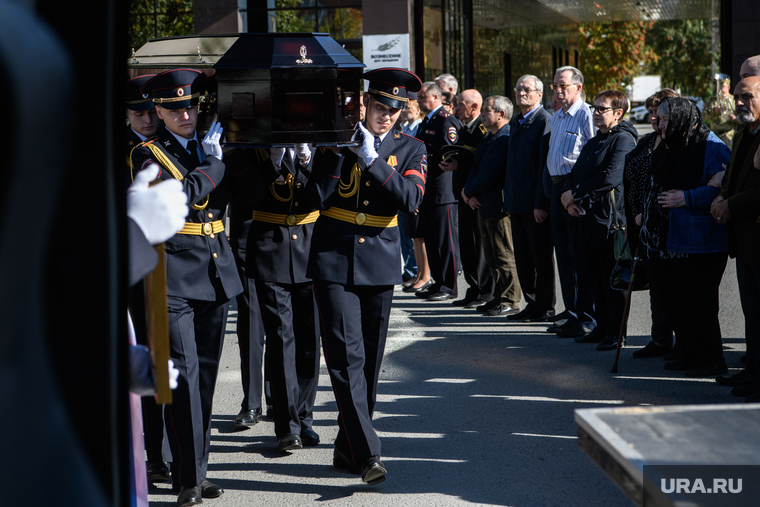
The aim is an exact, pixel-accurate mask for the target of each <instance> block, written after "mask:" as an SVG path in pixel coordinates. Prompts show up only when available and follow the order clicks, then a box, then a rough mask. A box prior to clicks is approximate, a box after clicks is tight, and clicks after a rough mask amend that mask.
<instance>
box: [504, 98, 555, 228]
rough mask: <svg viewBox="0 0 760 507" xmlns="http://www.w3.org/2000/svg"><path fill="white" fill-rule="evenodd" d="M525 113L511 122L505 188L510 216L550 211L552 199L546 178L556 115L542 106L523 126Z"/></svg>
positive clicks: (506, 204) (505, 208)
mask: <svg viewBox="0 0 760 507" xmlns="http://www.w3.org/2000/svg"><path fill="white" fill-rule="evenodd" d="M522 118H523V115H522V113H521V114H520V115H518V116H516V117H514V118H512V121H510V122H509V126H510V132H509V139H510V140H509V156H508V158H507V175H506V180H505V184H504V211H505V212H506V213H530V214H532V213H533V210H534V209H541V210H548V209H549V199H548V198H547V197H546V194H545V193H544V187H543V183H542V174H543V173H544V172H547V171H546V169H545V167H546V156H547V154H548V153H549V138H550V136H551V130H552V129H551V119H552V115H551V114H549V112H548V111H547V110H546V109H544V108H543V107H541V106H539V107H538V110H537V111H534V112H533V114H531V115H530V116H528V118H527V119H526V120H525V122H524V123H523V124H522V125H520V120H521V119H522Z"/></svg>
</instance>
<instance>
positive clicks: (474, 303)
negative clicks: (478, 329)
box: [464, 298, 486, 310]
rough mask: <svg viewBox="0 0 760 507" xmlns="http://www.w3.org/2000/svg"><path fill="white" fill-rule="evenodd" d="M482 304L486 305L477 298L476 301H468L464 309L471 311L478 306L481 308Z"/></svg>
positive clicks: (482, 300)
mask: <svg viewBox="0 0 760 507" xmlns="http://www.w3.org/2000/svg"><path fill="white" fill-rule="evenodd" d="M484 304H486V302H485V300H484V299H480V298H477V299H473V300H472V301H470V302H469V303H467V304H466V305H465V306H464V307H465V308H466V309H468V310H472V309H473V308H477V307H479V306H483V305H484Z"/></svg>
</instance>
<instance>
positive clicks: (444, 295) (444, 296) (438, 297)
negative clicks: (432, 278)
mask: <svg viewBox="0 0 760 507" xmlns="http://www.w3.org/2000/svg"><path fill="white" fill-rule="evenodd" d="M455 297H456V296H455V295H454V294H449V293H448V292H436V293H435V294H432V295H430V296H428V297H427V298H425V300H426V301H448V300H449V299H454V298H455Z"/></svg>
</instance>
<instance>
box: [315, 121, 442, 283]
mask: <svg viewBox="0 0 760 507" xmlns="http://www.w3.org/2000/svg"><path fill="white" fill-rule="evenodd" d="M377 153H378V155H379V157H378V158H377V159H376V160H375V161H374V163H373V164H372V165H371V166H370V167H368V168H366V169H364V170H362V171H361V179H360V180H359V185H358V191H357V192H356V194H354V195H351V196H348V197H343V196H341V195H340V192H341V190H340V188H339V185H341V184H343V185H349V186H350V183H351V174H352V172H353V167H354V165H355V164H357V157H356V155H355V154H354V153H353V152H352V151H350V150H349V149H348V148H344V149H343V151H342V153H341V154H340V155H336V154H335V153H333V152H332V151H330V150H324V149H323V150H318V151H317V153H315V154H314V170H313V171H312V176H311V179H310V180H309V183H308V185H307V195H308V196H309V199H310V201H311V203H312V205H313V206H314V207H315V208H317V209H319V210H327V209H329V208H331V207H335V208H338V209H342V210H346V211H348V212H351V213H365V214H367V215H372V216H378V217H387V218H393V217H396V216H397V214H398V212H399V211H404V212H412V211H414V210H415V209H416V208H418V207H419V206H420V204H421V203H422V198H423V196H424V195H425V173H426V172H427V155H426V153H425V145H424V144H423V143H421V142H420V141H419V140H417V139H415V138H413V137H410V136H407V135H405V134H401V133H400V132H398V131H396V130H391V131H390V132H389V133H388V134H387V135H386V136H385V138H384V139H383V142H382V143H381V144H380V147H379V148H378V149H377ZM344 195H345V194H344ZM400 259H401V244H400V241H399V230H398V227H397V226H396V227H372V226H369V225H366V224H365V225H358V224H356V223H349V222H344V221H342V220H337V219H334V218H331V217H328V216H325V215H321V216H320V217H319V219H318V220H317V223H316V224H315V225H314V235H313V236H312V242H311V252H310V256H309V267H308V270H307V273H306V275H307V276H308V277H309V278H312V279H314V280H324V281H328V282H333V283H338V284H343V285H396V284H399V283H401V260H400Z"/></svg>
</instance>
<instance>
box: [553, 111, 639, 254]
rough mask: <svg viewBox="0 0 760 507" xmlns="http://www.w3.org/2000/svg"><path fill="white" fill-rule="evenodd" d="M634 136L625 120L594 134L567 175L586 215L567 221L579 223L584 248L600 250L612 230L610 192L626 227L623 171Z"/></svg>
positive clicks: (631, 127)
mask: <svg viewBox="0 0 760 507" xmlns="http://www.w3.org/2000/svg"><path fill="white" fill-rule="evenodd" d="M637 137H638V133H637V131H636V128H635V127H634V126H633V125H631V124H630V123H628V122H626V121H623V122H621V123H620V124H618V125H616V126H614V127H613V128H612V129H610V131H609V132H607V133H602V132H597V134H596V136H594V137H593V138H591V140H589V142H588V143H586V145H585V146H584V147H583V149H582V150H581V153H580V155H578V160H577V161H576V162H575V166H573V170H572V171H571V172H570V179H569V180H568V181H569V182H570V185H569V186H570V190H572V193H573V198H574V199H575V201H576V203H577V204H578V205H579V206H580V207H581V208H583V210H584V211H585V212H586V214H585V215H584V216H582V217H580V218H570V220H581V224H582V227H583V240H584V247H585V248H602V247H603V246H604V242H605V241H606V240H607V238H608V237H609V235H610V233H611V231H612V229H613V219H614V213H613V207H612V196H611V195H610V192H611V191H612V190H613V189H614V196H615V206H616V208H617V217H618V223H619V224H620V225H621V226H624V225H625V213H624V206H623V169H624V167H625V157H626V155H627V154H628V153H629V152H630V151H631V150H632V149H633V148H634V147H635V146H636V139H637ZM563 192H564V191H563Z"/></svg>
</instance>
